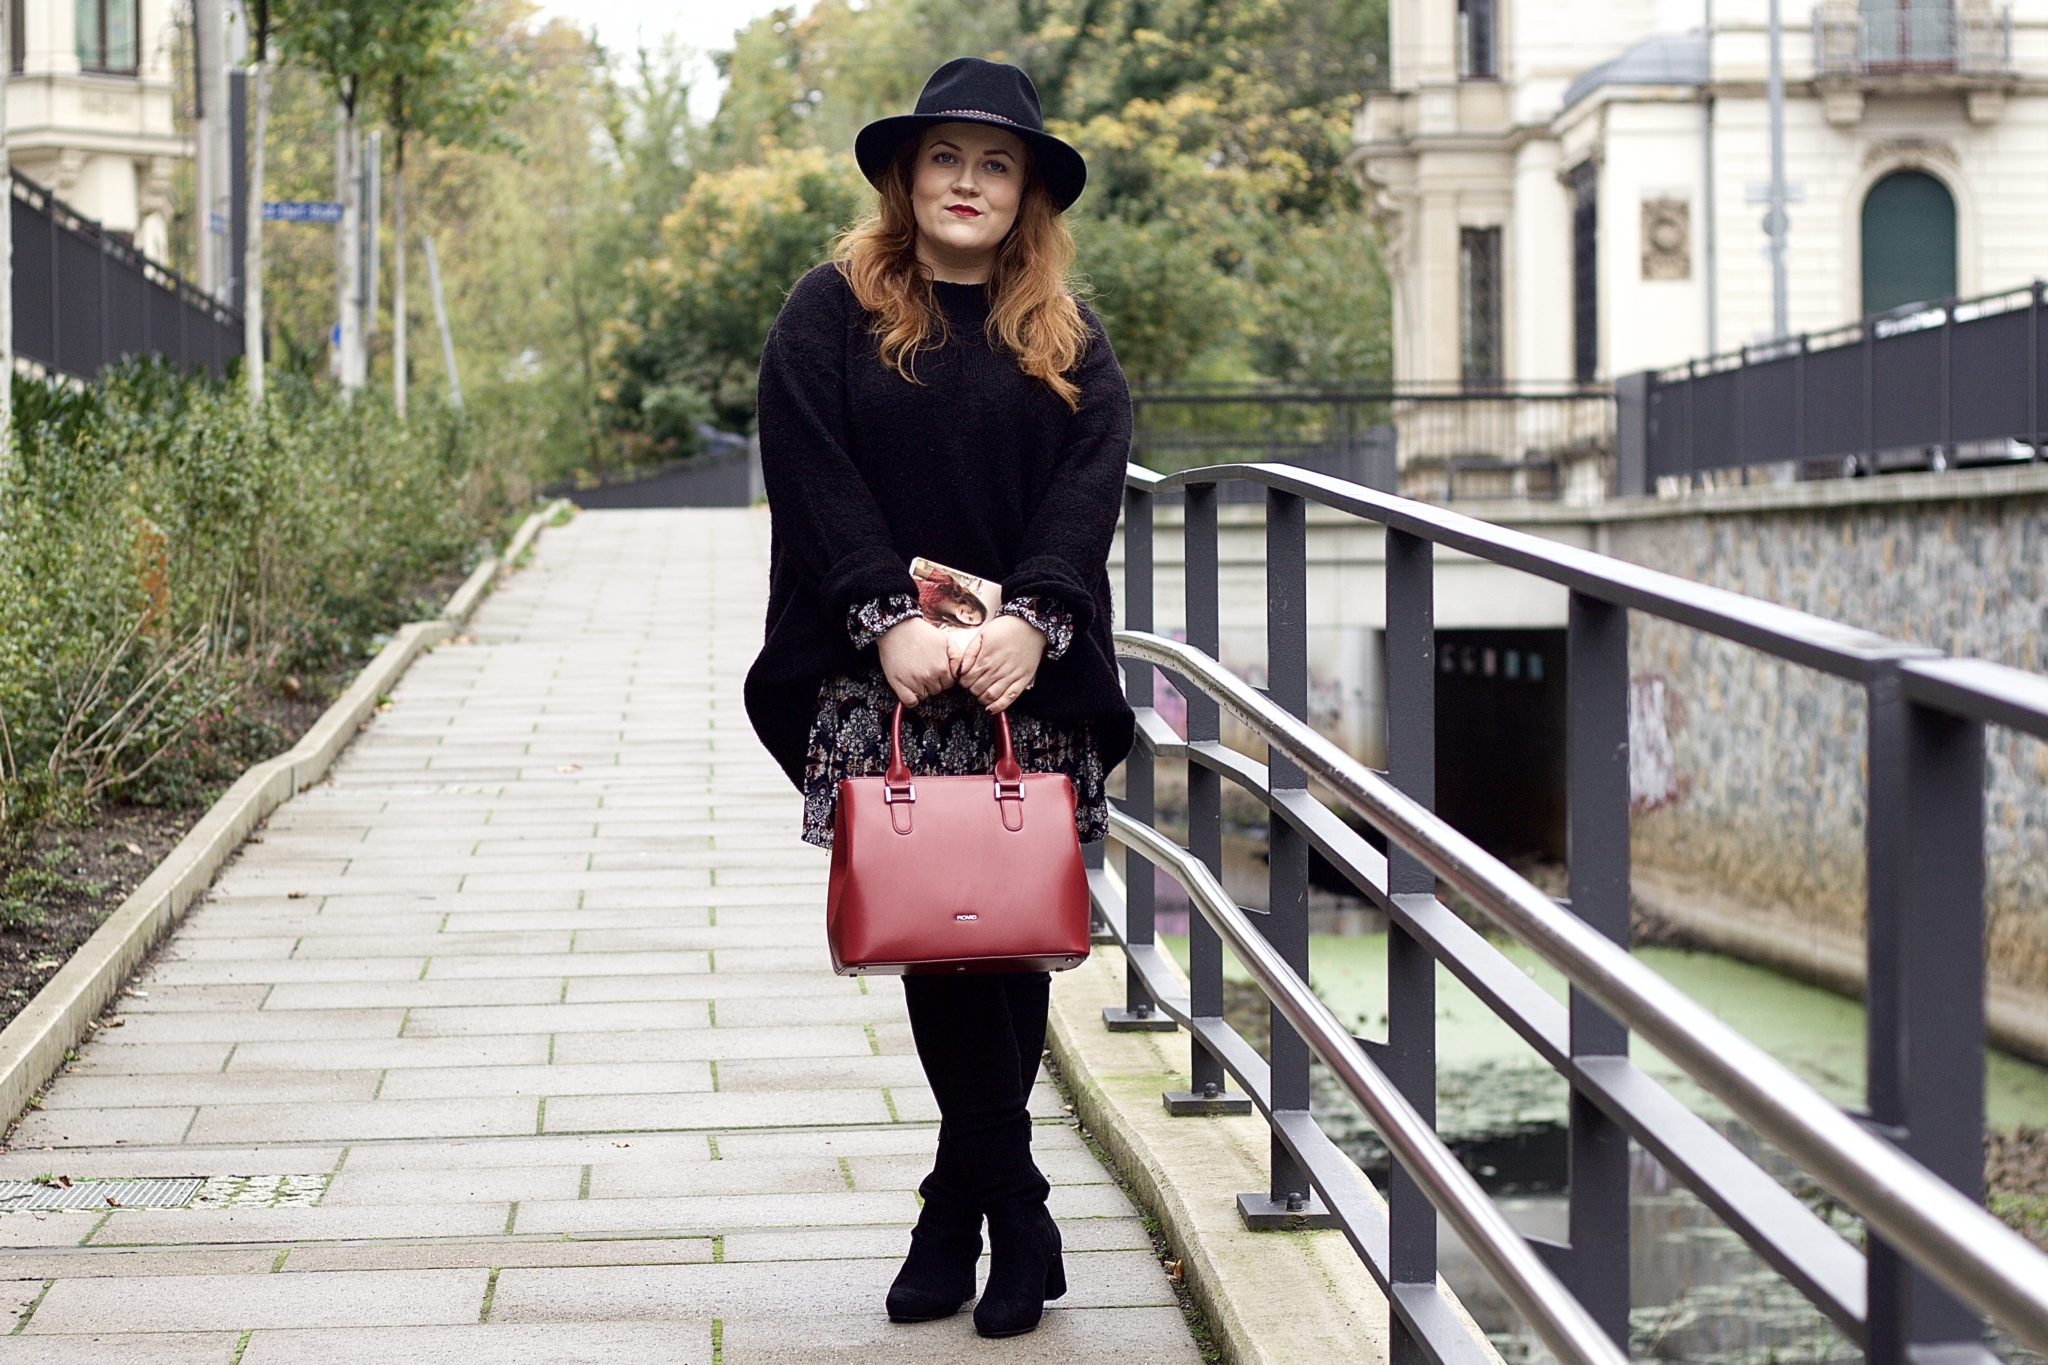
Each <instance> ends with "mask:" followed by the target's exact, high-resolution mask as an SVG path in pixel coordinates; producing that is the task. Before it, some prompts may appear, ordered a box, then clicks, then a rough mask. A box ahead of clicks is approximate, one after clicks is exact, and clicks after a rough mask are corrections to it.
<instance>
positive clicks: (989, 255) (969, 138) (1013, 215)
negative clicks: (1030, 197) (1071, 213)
mask: <svg viewBox="0 0 2048 1365" xmlns="http://www.w3.org/2000/svg"><path fill="white" fill-rule="evenodd" d="M913 166H914V170H915V175H914V177H913V179H912V181H911V190H910V199H911V206H912V208H913V209H914V210H915V212H916V215H917V237H918V241H917V254H918V257H919V259H921V260H923V261H924V262H925V264H926V265H928V266H930V267H932V269H933V272H934V274H935V275H936V277H937V278H939V279H942V280H943V279H951V280H953V281H954V282H956V283H960V284H981V283H985V282H986V281H987V279H988V272H989V271H990V269H991V268H992V267H993V266H994V264H995V256H996V248H997V247H999V246H1001V245H1002V243H1003V238H1004V237H1006V236H1008V235H1009V231H1010V227H1011V225H1012V224H1014V223H1015V222H1016V221H1017V205H1018V203H1019V201H1021V200H1022V199H1023V197H1024V167H1025V161H1024V140H1023V139H1022V138H1020V137H1018V136H1017V135H1016V134H1015V133H1011V132H1007V131H1005V130H1004V129H1001V128H989V127H985V126H983V125H982V124H979V123H942V124H939V125H938V126H937V127H935V128H928V129H926V130H925V134H924V137H923V140H922V141H921V142H920V143H919V144H918V149H917V159H916V161H915V162H914V163H913Z"/></svg>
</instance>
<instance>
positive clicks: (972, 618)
mask: <svg viewBox="0 0 2048 1365" xmlns="http://www.w3.org/2000/svg"><path fill="white" fill-rule="evenodd" d="M910 577H911V581H912V582H914V583H916V584H917V609H918V610H919V611H921V612H923V613H924V619H925V620H927V621H929V622H931V623H932V624H933V625H935V626H937V627H938V628H939V629H940V630H973V629H974V628H975V627H976V626H979V625H982V624H984V623H986V622H988V621H993V620H994V619H995V616H996V613H997V612H998V611H1000V610H1001V609H1002V605H1003V585H1002V584H1000V583H991V582H989V581H988V580H987V579H986V578H977V577H976V576H975V575H973V574H971V573H965V572H962V571H961V570H959V569H949V568H947V567H946V566H945V565H944V564H934V563H933V562H932V561H931V560H929V559H926V558H924V557H923V556H919V557H918V558H916V559H913V560H911V561H910Z"/></svg>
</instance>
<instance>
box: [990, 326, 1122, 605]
mask: <svg viewBox="0 0 2048 1365" xmlns="http://www.w3.org/2000/svg"><path fill="white" fill-rule="evenodd" d="M1081 311H1082V316H1083V318H1084V319H1085V320H1086V322H1087V324H1088V351H1087V354H1086V355H1085V356H1083V357H1082V360H1081V363H1080V365H1079V366H1078V367H1076V369H1075V371H1074V373H1073V375H1072V378H1073V380H1074V382H1075V383H1076V384H1078V385H1079V386H1080V389H1081V404H1080V407H1079V408H1078V409H1076V410H1075V412H1074V413H1073V414H1072V415H1071V416H1070V417H1068V419H1067V424H1066V430H1065V432H1064V433H1063V434H1062V439H1061V443H1060V451H1059V454H1058V456H1057V458H1056V461H1055V464H1054V466H1053V470H1052V477H1051V478H1050V479H1049V480H1048V481H1047V488H1046V492H1045V495H1044V497H1043V498H1042V499H1041V500H1040V501H1039V504H1038V506H1037V507H1036V508H1035V509H1034V510H1033V512H1032V514H1031V518H1030V520H1029V522H1028V523H1027V524H1026V526H1025V530H1024V541H1023V553H1022V554H1021V555H1020V556H1019V559H1018V563H1017V565H1016V567H1015V568H1013V569H1011V571H1010V573H1009V576H1008V577H1007V578H1005V579H1004V581H1003V595H1004V596H1005V597H1006V598H1007V597H1049V598H1056V599H1058V601H1059V603H1060V605H1061V606H1063V607H1065V608H1066V609H1067V610H1068V611H1070V612H1072V613H1073V617H1074V620H1073V629H1074V631H1075V633H1076V634H1085V633H1087V631H1088V628H1089V626H1090V624H1091V623H1092V622H1093V621H1094V618H1095V609H1096V601H1095V588H1096V583H1097V581H1098V580H1099V579H1100V577H1101V576H1102V572H1103V566H1104V565H1105V564H1107V563H1108V561H1109V549H1110V542H1111V540H1112V539H1113V538H1114V537H1115V535H1116V523H1117V516H1118V513H1119V512H1120V511H1121V510H1122V507H1123V486H1124V467H1125V463H1126V461H1128V460H1129V458H1130V452H1131V395H1130V390H1129V388H1128V387H1127V386H1126V385H1125V383H1124V372H1123V368H1122V367H1121V366H1120V365H1118V364H1117V361H1116V353H1115V352H1114V351H1113V350H1111V349H1110V345H1109V338H1108V337H1107V336H1106V335H1104V334H1103V330H1102V324H1101V323H1100V322H1099V321H1098V320H1097V319H1096V317H1095V314H1094V313H1093V312H1090V311H1089V310H1088V309H1086V308H1083V309H1082V310H1081Z"/></svg>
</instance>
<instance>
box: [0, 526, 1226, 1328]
mask: <svg viewBox="0 0 2048 1365" xmlns="http://www.w3.org/2000/svg"><path fill="white" fill-rule="evenodd" d="M767 539H768V536H767V521H766V518H765V516H764V515H763V514H761V513H759V512H738V511H700V512H599V513H586V514H584V515H583V516H580V517H578V518H577V519H576V520H575V521H574V522H572V523H570V524H569V525H568V526H566V527H563V528H559V529H556V530H551V531H548V532H547V533H545V534H544V535H543V537H542V538H541V541H540V543H539V549H538V552H537V555H536V557H535V560H534V563H533V565H532V566H531V567H529V568H528V569H526V570H524V571H523V572H521V573H520V574H518V575H516V576H515V577H513V578H512V579H511V580H510V581H509V582H508V583H507V584H506V585H505V586H504V587H503V588H502V589H501V590H500V591H499V592H498V593H497V594H496V595H495V596H493V597H492V598H490V599H489V600H487V601H486V602H485V604H484V606H483V609H482V611H481V612H480V613H479V615H478V618H477V620H476V623H475V627H474V630H475V636H474V641H473V642H469V643H459V644H451V645H447V646H444V647H442V648H440V649H438V650H436V651H435V652H434V653H432V654H431V655H429V656H426V657H424V658H422V659H421V660H420V661H419V662H418V663H416V664H415V665H414V666H413V668H412V670H411V672H410V673H409V674H408V675H407V676H406V679H405V682H404V684H403V686H402V688H401V689H400V691H399V692H398V694H397V695H396V697H395V698H394V701H393V705H392V707H391V708H390V710H389V711H388V712H387V713H385V714H383V715H381V716H380V717H378V718H377V720H376V721H375V722H374V723H373V724H372V725H370V727H369V728H368V731H367V732H366V733H365V734H363V735H362V736H361V737H360V739H358V741H357V742H356V743H355V745H354V746H353V747H352V748H351V749H350V750H349V751H348V752H347V754H345V755H344V757H343V759H342V762H341V763H340V764H339V765H338V767H337V768H336V770H335V772H334V774H333V776H332V779H331V781H329V782H327V783H324V784H322V785H320V786H317V787H315V788H314V789H313V790H312V791H309V792H307V793H305V794H304V795H302V796H300V797H299V798H298V799H296V800H295V801H293V802H291V803H290V804H288V805H286V806H284V807H283V808H282V809H281V810H279V811H278V812H277V813H276V814H275V815H274V816H273V817H272V818H271V820H270V822H269V826H268V828H267V830H266V831H265V832H264V834H263V836H262V842H260V843H252V844H251V845H250V846H249V847H248V848H246V849H245V850H244V851H243V853H242V855H241V857H240V858H239V860H238V861H237V862H236V863H235V864H234V865H233V866H232V867H231V868H230V869H229V870H228V871H227V872H225V873H224V874H223V875H222V877H221V879H220V881H219V883H218V884H217V886H216V887H215V889H214V891H213V892H212V894H211V896H210V897H209V899H208V900H207V901H206V903H204V904H203V905H200V906H197V907H195V908H194V910H193V911H192V913H191V914H190V915H189V916H188V917H187V919H186V921H185V923H184V924H183V925H182V926H181V927H180V929H179V930H178V932H177V934H176V936H175V937H174V938H173V940H172V941H171V942H170V944H169V945H168V946H167V947H166V949H165V950H164V951H163V952H162V953H161V954H160V956H159V958H158V960H157V962H156V963H155V965H154V966H153V967H152V968H150V969H149V970H148V971H147V972H146V973H145V974H144V976H143V977H142V978H141V979H140V980H139V981H138V982H137V983H136V985H135V987H134V990H133V992H132V994H130V995H129V996H127V997H126V998H124V999H123V1001H122V1003H121V1020H120V1023H121V1027H119V1028H118V1029H109V1030H103V1031H102V1032H101V1033H100V1034H99V1035H98V1036H97V1037H96V1038H95V1040H94V1041H92V1042H91V1043H90V1044H88V1045H87V1046H85V1047H84V1048H83V1049H82V1051H81V1053H80V1055H79V1057H78V1060H77V1061H76V1062H75V1063H74V1064H73V1065H72V1066H71V1067H70V1069H69V1070H68V1071H67V1073H66V1074H65V1075H64V1076H63V1077H61V1078H60V1079H59V1080H57V1081H56V1082H55V1083H54V1084H53V1085H52V1086H51V1087H50V1088H49V1091H48V1093H47V1095H46V1097H45V1101H44V1105H43V1107H42V1108H41V1109H40V1110H38V1111H35V1112H32V1113H31V1114H30V1115H29V1116H28V1118H27V1119H26V1120H25V1121H24V1122H23V1123H22V1125H21V1127H20V1128H19V1130H18V1131H17V1132H16V1134H15V1136H14V1140H13V1143H12V1145H11V1147H10V1148H9V1150H8V1151H7V1152H6V1153H5V1154H4V1155H0V1179H12V1180H24V1179H35V1178H37V1177H39V1176H65V1177H68V1178H70V1179H71V1180H72V1181H74V1182H80V1181H84V1180H87V1179H89V1178H90V1179H106V1178H115V1177H143V1176H163V1177H168V1176H187V1177H204V1178H205V1184H204V1185H203V1186H200V1187H198V1189H197V1192H196V1193H194V1194H192V1195H191V1196H190V1198H189V1201H188V1202H187V1203H186V1204H185V1206H184V1207H179V1208H168V1209H147V1208H130V1207H106V1208H96V1209H94V1210H91V1211H76V1212H15V1213H7V1214H0V1266H4V1274H0V1294H4V1295H6V1296H7V1297H6V1299H5V1308H6V1310H7V1312H8V1313H9V1314H10V1315H11V1317H12V1318H13V1321H14V1323H15V1326H14V1329H13V1330H14V1333H15V1335H13V1336H12V1337H5V1336H0V1361H12V1360H16V1359H20V1360H37V1361H74V1360H75V1361H87V1360H90V1361H93V1362H95V1363H96V1365H120V1362H129V1361H134V1362H149V1365H181V1363H182V1362H188V1361H190V1362H202V1361H203V1362H209V1365H215V1363H226V1362H239V1365H272V1362H279V1361H295V1362H337V1363H339V1362H351V1363H353V1362H362V1361H407V1362H419V1361H451V1362H456V1361H459V1362H464V1363H465V1365H472V1363H474V1365H488V1363H489V1362H499V1361H519V1362H535V1365H539V1363H540V1362H548V1363H550V1365H553V1363H554V1362H575V1361H606V1362H613V1361H619V1362H633V1363H634V1365H662V1363H664V1362H688V1365H712V1363H713V1362H716V1365H753V1363H754V1362H777V1363H778V1365H784V1363H788V1365H802V1363H804V1362H821V1363H822V1362H827V1361H831V1362H834V1363H835V1365H837V1362H841V1361H844V1360H848V1359H857V1360H861V1361H874V1362H891V1361H954V1360H981V1359H987V1360H1002V1361H1006V1362H1025V1361H1104V1362H1107V1361H1112V1360H1115V1361H1123V1360H1131V1359H1142V1360H1146V1361H1148V1362H1160V1363H1161V1365H1191V1363H1192V1362H1194V1361H1196V1360H1197V1356H1196V1353H1195V1351H1194V1348H1193V1346H1192V1344H1191V1342H1190V1340H1189V1337H1188V1334H1187V1331H1186V1329H1185V1327H1184V1325H1183V1323H1182V1320H1181V1317H1180V1314H1179V1312H1178V1310H1177V1309H1175V1308H1174V1307H1173V1306H1172V1304H1173V1300H1172V1296H1171V1294H1170V1292H1169V1286H1168V1285H1167V1284H1166V1282H1165V1279H1164V1277H1163V1275H1162V1274H1161V1272H1160V1269H1159V1267H1158V1265H1157V1264H1156V1262H1155V1261H1154V1260H1153V1259H1152V1255H1151V1251H1150V1243H1149V1241H1148V1240H1147V1238H1146V1235H1145V1233H1144V1230H1143V1228H1142V1227H1141V1226H1140V1225H1139V1222H1138V1219H1137V1218H1136V1217H1135V1216H1134V1213H1133V1210H1132V1208H1131V1206H1130V1205H1129V1204H1128V1203H1127V1202H1126V1201H1125V1199H1124V1197H1123V1196H1122V1195H1121V1194H1120V1193H1119V1192H1118V1190H1117V1188H1116V1186H1115V1185H1114V1184H1112V1183H1109V1181H1108V1178H1107V1175H1106V1173H1105V1172H1104V1170H1103V1169H1102V1167H1101V1166H1099V1165H1098V1164H1097V1163H1096V1161H1095V1160H1094V1158H1093V1157H1091V1156H1090V1155H1089V1153H1088V1151H1087V1150H1086V1149H1085V1148H1084V1147H1083V1145H1082V1144H1081V1142H1080V1140H1079V1138H1078V1136H1077V1135H1076V1134H1075V1132H1074V1131H1073V1129H1072V1128H1071V1127H1070V1126H1069V1125H1068V1123H1067V1122H1066V1121H1064V1120H1063V1119H1062V1118H1061V1108H1060V1104H1059V1101H1058V1098H1057V1096H1056V1095H1055V1094H1054V1092H1052V1091H1051V1090H1050V1089H1049V1088H1047V1087H1044V1086H1041V1087H1040V1088H1039V1091H1038V1094H1037V1096H1036V1099H1035V1103H1034V1107H1035V1111H1036V1113H1037V1114H1038V1115H1039V1117H1040V1120H1041V1122H1040V1127H1039V1129H1038V1138H1037V1141H1038V1151H1039V1159H1040V1161H1041V1163H1042V1164H1043V1165H1044V1167H1045V1168H1046V1171H1047V1174H1048V1175H1049V1176H1050V1177H1051V1178H1052V1179H1053V1181H1054V1182H1055V1190H1054V1193H1053V1208H1054V1211H1055V1212H1056V1213H1057V1214H1058V1215H1059V1216H1060V1219H1061V1225H1062V1229H1063V1231H1064V1233H1065V1236H1066V1240H1067V1245H1068V1247H1069V1249H1070V1251H1071V1252H1072V1254H1070V1256H1069V1257H1068V1261H1067V1265H1068V1277H1069V1280H1070V1283H1071V1284H1072V1286H1073V1288H1072V1291H1071V1292H1070V1293H1069V1294H1068V1296H1067V1298H1066V1299H1065V1300H1064V1301H1062V1303H1061V1304H1059V1305H1057V1306H1056V1311H1053V1312H1051V1313H1049V1314H1048V1315H1047V1319H1046V1325H1045V1326H1044V1327H1043V1328H1042V1329H1041V1330H1040V1331H1039V1332H1038V1333H1037V1334H1036V1335H1034V1336H1032V1337H1028V1338H1022V1339H1018V1340H1014V1341H1010V1342H982V1341H980V1340H979V1339H977V1338H976V1337H975V1336H974V1335H973V1328H972V1324H971V1322H970V1321H969V1319H968V1317H967V1316H965V1315H962V1316H960V1317H957V1318H954V1319H952V1320H951V1321H948V1322H944V1323H934V1324H928V1325H924V1326H919V1327H895V1326H892V1325H891V1324H889V1323H888V1322H887V1320H886V1319H885V1317H884V1316H883V1313H882V1308H881V1305H882V1296H883V1293H884V1291H885V1289H886V1287H887V1285H888V1283H889V1280H890V1278H891V1277H892V1276H893V1274H894V1272H895V1267H896V1258H897V1257H899V1256H900V1255H901V1254H902V1251H903V1249H904V1247H905V1246H906V1244H907V1225H908V1224H909V1223H910V1222H911V1221H912V1220H913V1219H914V1218H915V1216H916V1199H915V1195H914V1194H913V1193H912V1191H913V1190H914V1188H915V1186H916V1184H917V1181H918V1180H919V1178H920V1177H921V1176H922V1175H923V1173H924V1171H925V1169H926V1165H927V1162H928V1160H929V1157H930V1154H931V1150H932V1147H933V1144H934V1141H935V1137H936V1125H935V1122H934V1120H935V1119H936V1113H935V1111H934V1107H933V1104H932V1099H931V1095H930V1092H929V1091H928V1090H927V1089H926V1088H925V1085H924V1082H923V1078H922V1076H921V1075H920V1073H919V1070H918V1066H917V1059H916V1057H915V1056H914V1055H913V1054H912V1049H911V1044H910V1036H909V1027H908V1025H907V1024H906V1022H905V1021H904V1017H903V1006H902V996H901V991H900V989H899V987H898V985H897V983H895V982H894V981H891V980H888V979H879V980H873V981H868V982H866V983H862V982H858V981H851V980H842V979H840V978H837V977H834V976H833V975H832V974H831V972H830V969H829V967H828V966H827V965H826V957H825V949H824V943H823V933H822V911H821V906H822V904H823V899H824V881H825V866H826V862H825V858H824V856H823V855H822V854H820V853H818V852H817V851H816V850H813V849H809V848H806V847H804V846H803V845H801V844H799V843H798V842H797V840H796V828H797V815H798V804H797V801H796V799H795V797H794V795H793V794H792V793H791V792H790V790H789V788H788V786H787V784H786V783H785V782H784V781H783V779H782V777H781V775H780V774H779V773H778V772H777V771H776V770H775V768H774V766H773V765H772V764H771V763H770V761H769V760H768V758H767V756H766V755H765V754H764V753H763V752H762V751H761V750H760V748H759V747H758V746H757V745H756V743H755V741H754V738H753V735H752V733H751V731H749V729H748V728H747V723H746V718H745V715H744V713H743V712H742V710H741V706H740V679H741V676H742V674H743V673H744V671H745V669H746V666H747V664H748V662H749V661H750V660H751V658H752V656H753V653H754V650H755V647H756V645H757V643H758V640H759V631H760V616H761V602H762V592H763V588H764V579H765V564H766V559H767ZM181 1188H184V1189H187V1190H189V1189H190V1188H191V1186H190V1185H187V1186H185V1187H181ZM115 1193H116V1194H120V1193H127V1194H128V1195H129V1198H128V1200H126V1201H125V1202H129V1203H133V1202H138V1201H141V1200H143V1199H145V1198H146V1197H147V1195H148V1191H147V1190H145V1189H143V1188H142V1187H140V1186H135V1187H129V1189H128V1190H126V1191H118V1190H117V1191H116V1192H115ZM100 1197H101V1199H102V1202H104V1193H103V1192H100ZM985 1268H986V1262H985V1261H984V1269H985ZM0 1331H4V1325H0Z"/></svg>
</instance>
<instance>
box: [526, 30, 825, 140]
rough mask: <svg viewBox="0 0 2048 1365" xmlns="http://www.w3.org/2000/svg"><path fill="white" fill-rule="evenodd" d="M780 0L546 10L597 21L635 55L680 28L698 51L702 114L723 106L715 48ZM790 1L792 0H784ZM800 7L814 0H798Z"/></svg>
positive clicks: (697, 103) (625, 52)
mask: <svg viewBox="0 0 2048 1365" xmlns="http://www.w3.org/2000/svg"><path fill="white" fill-rule="evenodd" d="M777 3H778V0H545V3H544V5H543V8H542V13H544V14H549V15H557V14H558V15H561V16H562V17H564V18H566V19H572V20H574V21H575V22H576V23H578V24H581V25H583V26H585V27H586V28H587V27H589V26H591V25H593V24H594V25H596V26H597V37H598V41H599V42H601V43H603V44H604V45H605V47H606V48H607V49H608V50H610V51H611V52H613V53H616V54H617V55H619V56H621V57H625V58H627V59H629V60H630V58H631V56H632V53H633V51H634V49H635V48H637V47H638V46H639V45H640V44H641V43H643V42H644V43H646V44H647V45H648V46H650V47H652V46H653V45H654V44H656V43H657V42H659V41H660V39H661V38H662V36H663V35H664V34H674V35H675V36H676V37H677V38H679V39H681V40H682V43H683V45H684V46H685V47H687V48H690V49H692V50H693V51H694V53H695V56H696V66H697V69H696V73H695V76H694V78H693V80H692V82H691V91H690V110H691V112H692V113H693V114H695V115H696V116H697V117H698V118H699V119H708V118H710V117H711V115H712V114H713V113H715V112H717V109H718V98H719V96H720V95H721V94H722V93H724V86H723V83H722V82H721V81H720V80H719V79H718V72H717V71H716V70H715V69H714V68H713V67H712V65H711V59H710V56H709V54H710V53H712V52H714V51H717V50H719V49H721V48H729V47H731V46H732V35H733V30H734V29H738V28H743V27H745V26H746V25H747V24H748V23H749V22H750V21H752V20H754V19H756V18H758V17H760V16H761V15H763V14H766V13H767V12H768V11H769V10H772V9H774V8H776V5H777ZM780 3H789V0H780ZM796 5H797V9H798V11H799V12H802V11H804V10H808V9H809V8H810V5H809V3H808V0H796Z"/></svg>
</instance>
